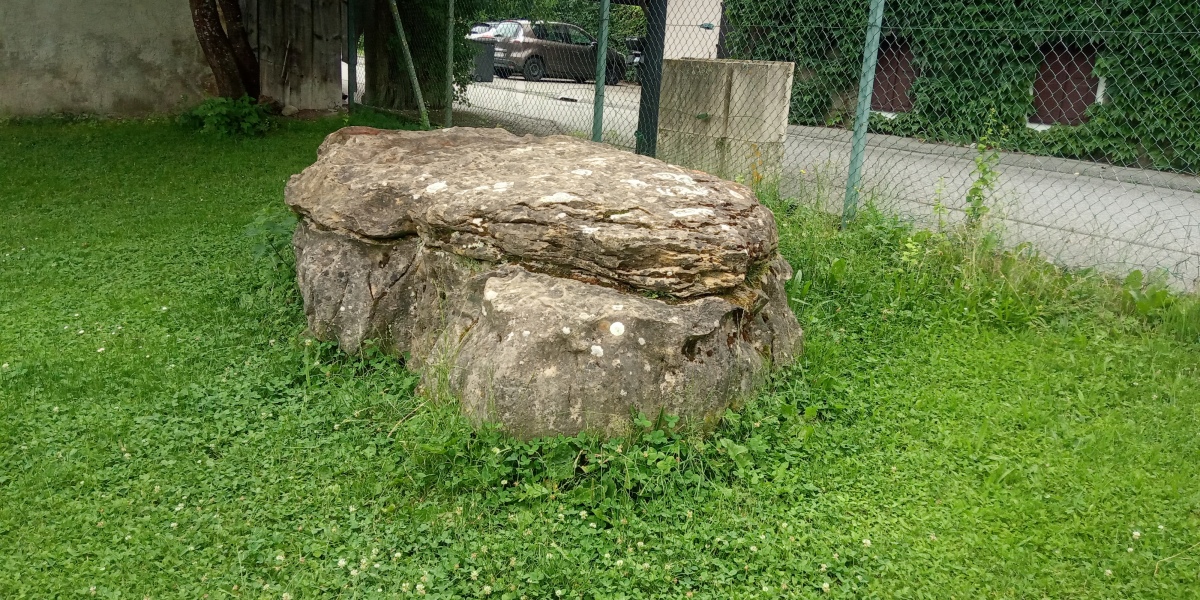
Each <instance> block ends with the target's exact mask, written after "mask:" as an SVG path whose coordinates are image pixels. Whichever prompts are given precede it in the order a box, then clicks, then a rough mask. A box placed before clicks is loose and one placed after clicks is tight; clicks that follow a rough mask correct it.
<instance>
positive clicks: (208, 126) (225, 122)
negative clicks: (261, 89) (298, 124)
mask: <svg viewBox="0 0 1200 600" xmlns="http://www.w3.org/2000/svg"><path fill="white" fill-rule="evenodd" d="M179 123H180V125H183V126H184V127H187V128H189V129H195V130H196V131H200V132H202V133H215V134H218V135H222V136H226V137H239V136H259V135H264V134H266V133H267V132H268V131H270V130H271V127H272V126H273V125H274V124H273V122H272V120H271V115H270V113H269V112H268V110H267V107H266V106H263V105H261V104H258V103H257V102H254V101H253V100H251V99H250V97H249V96H242V97H241V98H238V99H236V100H235V99H232V98H209V99H208V100H205V101H204V102H201V103H200V105H199V106H197V107H196V108H193V109H192V110H189V111H188V112H186V113H183V114H182V115H180V116H179Z"/></svg>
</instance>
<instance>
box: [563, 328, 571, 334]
mask: <svg viewBox="0 0 1200 600" xmlns="http://www.w3.org/2000/svg"><path fill="white" fill-rule="evenodd" d="M563 335H571V328H570V327H563Z"/></svg>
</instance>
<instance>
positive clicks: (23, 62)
mask: <svg viewBox="0 0 1200 600" xmlns="http://www.w3.org/2000/svg"><path fill="white" fill-rule="evenodd" d="M213 91H214V90H213V89H212V73H211V71H210V70H209V68H208V64H207V63H206V62H205V61H204V55H203V54H202V53H201V51H200V44H199V43H198V42H197V41H196V32H195V29H194V28H193V26H192V19H191V14H190V13H189V9H188V3H187V2H185V1H184V0H159V1H155V2H145V1H138V0H0V116H25V115H41V114H55V113H73V114H78V113H89V114H100V115H109V116H137V115H146V114H151V113H162V112H175V111H179V110H181V109H183V108H186V107H188V106H191V105H193V104H196V103H198V102H200V100H201V99H202V98H203V97H204V96H206V95H209V94H211V93H212V92H213Z"/></svg>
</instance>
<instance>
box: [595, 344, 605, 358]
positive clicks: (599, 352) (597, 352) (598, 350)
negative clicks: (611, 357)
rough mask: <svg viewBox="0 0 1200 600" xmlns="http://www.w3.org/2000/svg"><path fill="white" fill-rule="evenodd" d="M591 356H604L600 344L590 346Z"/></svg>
mask: <svg viewBox="0 0 1200 600" xmlns="http://www.w3.org/2000/svg"><path fill="white" fill-rule="evenodd" d="M592 356H597V357H599V356H604V348H601V347H600V346H592Z"/></svg>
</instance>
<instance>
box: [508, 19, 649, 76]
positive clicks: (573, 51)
mask: <svg viewBox="0 0 1200 600" xmlns="http://www.w3.org/2000/svg"><path fill="white" fill-rule="evenodd" d="M492 35H494V36H495V39H496V74H497V75H499V76H501V77H508V76H509V75H511V74H513V73H521V74H522V75H524V76H525V79H527V80H529V81H541V80H542V79H543V78H547V77H557V78H562V79H574V80H575V81H577V82H581V83H582V82H584V81H588V80H595V78H596V52H597V49H598V45H597V43H596V38H594V37H592V36H591V35H589V34H588V33H587V32H586V31H584V30H582V29H580V28H579V27H576V26H575V25H571V24H570V23H553V22H545V21H538V22H530V21H501V22H500V24H499V25H497V26H496V28H495V29H494V30H492ZM607 60H608V63H607V66H606V68H605V69H606V70H605V77H604V83H606V84H608V85H616V84H617V83H620V81H621V80H622V79H623V78H624V77H625V57H623V56H621V53H620V52H617V51H615V50H613V49H611V48H610V49H609V50H608V59H607Z"/></svg>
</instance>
